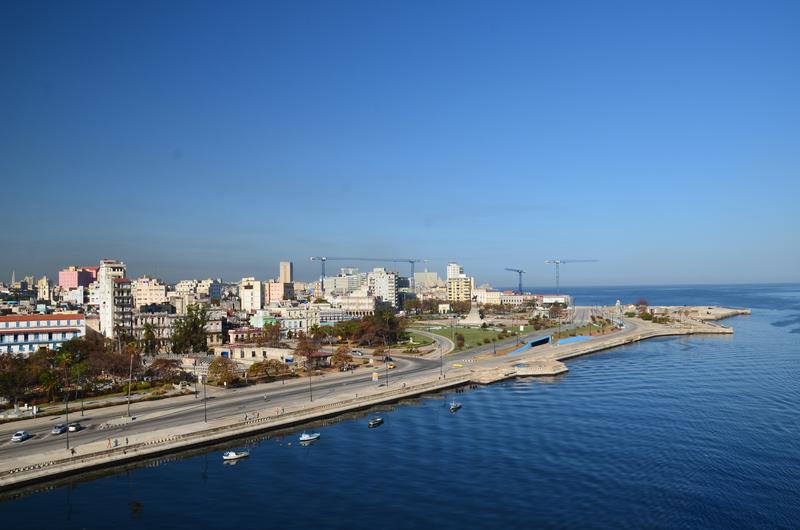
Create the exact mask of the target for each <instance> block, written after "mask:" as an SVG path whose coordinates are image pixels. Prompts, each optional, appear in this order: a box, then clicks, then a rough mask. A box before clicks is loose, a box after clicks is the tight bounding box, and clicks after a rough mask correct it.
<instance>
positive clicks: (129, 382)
mask: <svg viewBox="0 0 800 530" xmlns="http://www.w3.org/2000/svg"><path fill="white" fill-rule="evenodd" d="M132 382H133V349H131V363H130V368H129V369H128V417H129V418H130V417H131V383H132Z"/></svg>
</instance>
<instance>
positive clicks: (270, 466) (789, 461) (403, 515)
mask: <svg viewBox="0 0 800 530" xmlns="http://www.w3.org/2000/svg"><path fill="white" fill-rule="evenodd" d="M572 292H573V293H574V295H575V298H576V302H577V303H578V304H590V305H593V304H607V303H613V302H614V301H615V300H616V299H617V298H621V299H622V301H623V302H630V301H634V300H636V299H638V298H639V297H640V296H644V297H645V298H647V299H648V300H649V301H650V303H652V304H705V303H707V304H713V305H726V306H735V307H750V308H752V309H753V315H752V316H742V317H736V318H733V319H730V320H727V321H725V322H724V323H725V324H726V325H730V326H733V327H734V328H735V330H736V333H735V334H734V335H733V336H731V337H713V336H708V337H690V338H674V339H661V340H652V341H647V342H644V343H642V344H636V345H632V346H628V347H623V348H618V349H615V350H611V351H607V352H602V353H598V354H595V355H592V356H589V357H585V358H582V359H578V360H575V361H571V362H569V363H568V366H569V368H570V372H569V373H568V374H566V375H564V376H562V377H560V378H557V379H552V380H548V381H541V380H536V381H532V380H525V381H515V382H509V383H504V384H498V385H493V386H489V387H483V388H479V389H476V390H467V391H465V392H463V393H459V394H458V400H459V401H461V402H462V403H463V404H464V408H463V409H462V410H461V411H459V412H458V413H457V414H450V413H449V412H448V411H447V403H448V401H449V400H450V399H451V398H452V394H447V395H441V396H430V397H428V398H425V399H421V400H419V401H414V402H408V403H405V404H401V405H398V406H396V407H394V408H393V409H392V410H391V411H387V412H383V413H382V415H383V417H384V418H385V419H386V423H385V424H384V425H383V426H382V427H380V428H378V429H367V427H366V418H365V417H360V418H356V419H344V420H341V421H337V422H333V423H330V424H328V425H326V426H322V427H320V428H319V429H318V430H319V431H320V432H321V433H322V438H321V439H320V441H319V442H318V443H316V444H314V445H312V446H311V447H301V446H299V445H298V444H297V443H296V436H297V434H296V433H293V434H291V435H287V436H284V437H278V436H272V437H263V438H261V439H257V440H252V441H249V442H242V443H247V444H249V446H250V450H251V456H250V458H249V459H246V460H243V461H241V462H239V463H238V464H237V465H234V466H229V465H223V464H222V460H221V451H220V450H209V451H206V452H205V453H202V454H195V455H193V456H186V457H183V458H178V459H175V460H172V461H166V462H161V463H155V464H152V463H151V464H150V467H144V466H142V467H138V468H134V469H131V470H129V471H124V472H119V473H117V474H113V475H110V476H105V477H102V478H96V479H93V480H88V481H86V480H84V481H76V482H74V483H71V484H69V485H65V486H59V487H57V488H55V489H50V490H45V491H40V492H38V493H32V494H29V495H25V496H22V497H19V498H16V499H13V500H8V501H5V502H0V523H1V524H2V528H8V529H11V528H137V529H138V528H172V529H183V528H186V529H196V528H215V529H223V528H250V527H253V528H255V527H260V528H291V527H294V528H306V527H315V528H348V529H354V528H369V529H375V528H387V529H393V528H428V527H433V528H459V529H464V528H481V527H483V528H491V527H494V528H497V527H507V528H511V527H517V528H528V527H547V528H592V527H593V528H623V527H625V528H643V527H644V528H675V527H681V528H731V527H740V528H768V527H781V528H798V527H800V493H799V491H800V285H771V286H703V287H663V288H654V287H641V288H635V287H626V288H594V289H589V288H581V289H574V290H572ZM290 443H291V445H290Z"/></svg>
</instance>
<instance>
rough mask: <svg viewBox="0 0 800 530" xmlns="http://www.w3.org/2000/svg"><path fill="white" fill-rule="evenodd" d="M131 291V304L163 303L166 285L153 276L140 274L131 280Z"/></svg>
mask: <svg viewBox="0 0 800 530" xmlns="http://www.w3.org/2000/svg"><path fill="white" fill-rule="evenodd" d="M131 292H132V293H133V306H134V307H136V308H139V307H142V306H143V305H150V304H163V303H164V302H166V301H167V286H166V285H164V284H163V283H161V282H160V281H159V280H157V279H155V278H149V277H147V276H142V277H141V278H137V279H135V280H133V282H131Z"/></svg>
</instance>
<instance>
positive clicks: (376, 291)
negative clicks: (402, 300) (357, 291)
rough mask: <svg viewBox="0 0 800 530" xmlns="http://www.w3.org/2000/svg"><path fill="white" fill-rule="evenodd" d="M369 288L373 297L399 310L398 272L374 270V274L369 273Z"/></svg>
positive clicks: (378, 268)
mask: <svg viewBox="0 0 800 530" xmlns="http://www.w3.org/2000/svg"><path fill="white" fill-rule="evenodd" d="M367 286H368V287H369V290H370V292H371V293H372V294H373V296H375V297H376V298H379V299H380V300H381V301H382V302H384V303H387V304H389V305H391V306H392V307H393V308H397V306H398V297H397V273H396V272H390V271H387V270H386V269H384V268H383V267H375V268H374V269H372V272H369V273H367Z"/></svg>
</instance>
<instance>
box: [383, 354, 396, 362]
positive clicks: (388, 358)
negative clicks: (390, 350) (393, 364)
mask: <svg viewBox="0 0 800 530" xmlns="http://www.w3.org/2000/svg"><path fill="white" fill-rule="evenodd" d="M384 361H394V359H392V358H391V357H389V356H388V355H387V356H386V357H385V358H384Z"/></svg>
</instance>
